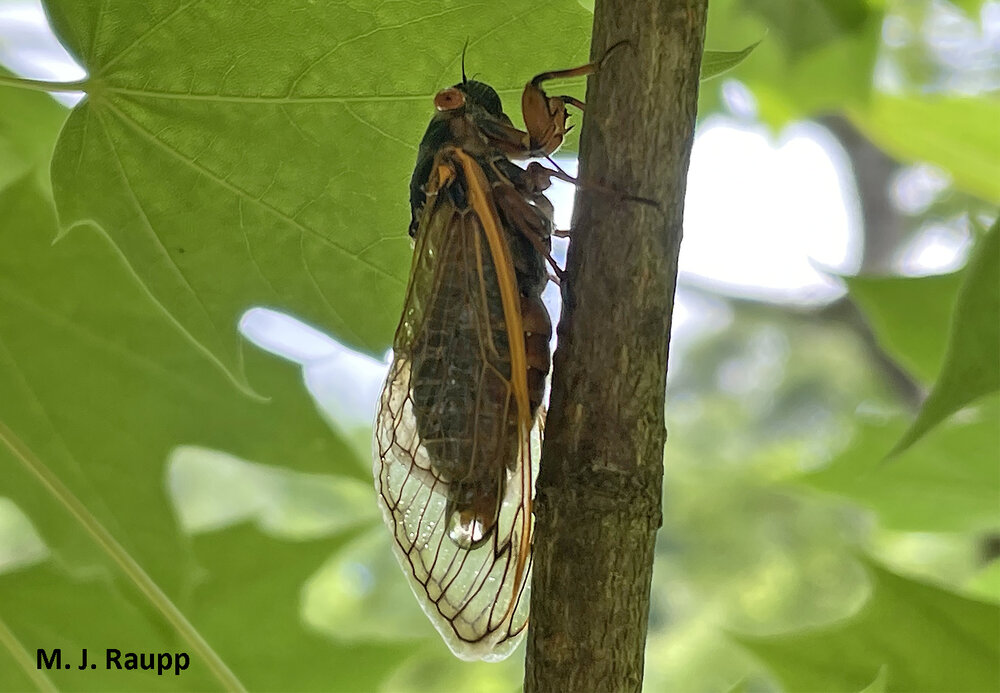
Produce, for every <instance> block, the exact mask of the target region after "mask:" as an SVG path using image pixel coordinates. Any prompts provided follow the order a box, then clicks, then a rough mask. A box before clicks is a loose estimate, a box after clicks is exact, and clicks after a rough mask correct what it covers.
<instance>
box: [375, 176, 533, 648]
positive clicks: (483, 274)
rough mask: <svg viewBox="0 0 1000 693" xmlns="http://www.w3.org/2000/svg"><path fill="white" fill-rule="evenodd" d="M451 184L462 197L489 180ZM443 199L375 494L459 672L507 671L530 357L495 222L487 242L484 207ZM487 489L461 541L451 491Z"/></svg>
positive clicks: (524, 492)
mask: <svg viewBox="0 0 1000 693" xmlns="http://www.w3.org/2000/svg"><path fill="white" fill-rule="evenodd" d="M465 163H466V164H467V163H468V160H466V161H465ZM452 172H453V173H456V175H457V182H456V181H452V184H460V185H462V186H464V189H466V190H467V189H468V188H469V187H470V186H475V185H479V184H481V183H482V182H483V181H484V180H485V179H483V178H482V176H481V175H479V176H478V177H475V178H472V179H470V178H469V176H467V175H465V174H464V173H463V171H462V170H461V169H460V168H458V169H452ZM466 173H467V172H466ZM447 192H448V191H447V189H442V190H440V191H438V194H437V195H429V196H428V204H427V207H426V208H425V211H424V214H423V216H422V218H421V223H420V228H419V231H418V234H417V243H416V248H415V251H414V259H413V266H412V269H411V277H410V284H409V287H408V290H407V296H406V302H405V305H404V310H403V317H402V320H401V321H400V325H399V328H398V330H397V333H396V339H395V342H394V356H393V362H392V366H391V369H390V371H389V375H388V377H387V379H386V383H385V387H384V388H383V391H382V395H381V398H380V401H379V407H378V413H377V417H376V421H375V437H374V459H375V462H374V476H375V486H376V490H377V491H378V499H379V503H380V506H381V508H382V512H383V517H384V519H385V522H386V524H387V525H388V527H389V530H390V532H391V533H392V536H393V539H394V541H393V545H394V549H395V553H396V556H397V558H398V560H399V562H400V565H401V566H402V567H403V569H404V572H405V573H406V574H407V577H408V578H409V581H410V584H411V587H412V588H413V591H414V594H415V595H416V596H417V600H418V602H419V603H420V605H421V607H422V608H423V610H424V611H425V612H426V613H427V615H428V616H429V617H430V619H431V621H432V622H433V623H434V625H435V627H436V628H437V629H438V631H439V632H440V633H441V635H442V636H443V638H444V640H445V642H447V644H448V645H449V647H450V648H451V649H452V651H453V652H454V653H455V654H456V655H457V656H459V657H461V658H463V659H484V660H498V659H503V658H504V657H506V656H508V655H509V654H510V653H511V652H512V651H513V649H514V648H515V647H516V645H517V641H518V638H517V635H518V634H519V633H521V632H522V631H523V629H524V626H525V625H526V623H527V612H528V602H529V599H528V582H529V571H530V544H531V540H530V538H531V530H532V526H531V523H532V515H531V494H532V479H533V478H534V473H535V470H534V468H533V460H534V459H537V450H538V448H539V445H540V444H539V441H538V431H537V427H534V426H533V425H532V424H533V421H532V416H531V412H530V411H525V409H526V404H525V400H524V398H523V397H517V396H515V390H517V387H516V386H515V383H514V382H513V381H514V380H515V379H516V378H521V379H524V378H526V371H525V369H524V368H523V367H522V368H520V369H517V368H515V367H514V365H513V364H512V361H514V362H518V359H512V353H511V352H516V350H517V349H518V348H520V349H521V350H522V354H521V356H522V357H523V349H524V346H523V334H521V335H516V334H515V335H513V336H512V335H511V333H510V332H511V331H510V330H509V329H507V328H508V326H509V325H510V321H509V320H507V318H509V317H510V316H509V315H507V310H506V308H501V307H500V304H499V303H498V301H499V299H498V298H497V296H498V290H499V286H498V284H500V283H502V282H504V281H507V282H513V281H514V278H513V271H512V269H511V267H510V266H509V265H510V258H509V257H506V258H504V257H503V253H502V252H501V253H500V256H499V257H498V255H497V249H496V247H495V241H496V238H495V235H496V234H495V232H496V228H495V220H496V215H495V213H494V214H493V219H492V220H487V222H486V226H489V225H490V224H491V223H493V224H494V228H493V229H492V232H493V235H494V238H492V239H490V238H488V235H489V233H488V232H489V231H490V229H488V228H484V222H483V219H482V216H483V214H484V211H483V209H482V207H481V205H477V206H476V207H473V208H471V209H470V208H466V209H464V210H463V209H459V208H458V207H457V206H456V204H455V202H454V200H453V199H452V197H453V196H450V195H448V194H447ZM487 195H488V193H487ZM491 241H492V242H491ZM501 250H502V249H501ZM503 263H506V264H507V266H506V267H503V266H498V265H502V264H503ZM508 288H510V287H508ZM513 288H514V291H515V294H514V295H515V296H516V295H517V294H516V286H515V287H513ZM504 305H505V306H509V305H510V303H509V301H508V302H507V303H505V304H504ZM515 323H516V324H517V325H519V324H520V316H519V315H518V316H517V320H516V321H515ZM519 339H520V340H521V343H520V346H518V340H519ZM520 362H521V363H523V358H521V359H520ZM463 378H464V379H466V380H468V382H469V383H471V385H469V386H465V387H463V385H462V383H463V382H464V381H463ZM519 387H521V388H522V390H523V389H524V388H525V387H526V386H525V385H524V383H523V381H522V382H521V383H520V384H519ZM491 407H492V409H491ZM490 412H493V413H490ZM463 416H464V417H465V418H463ZM525 421H527V422H528V423H527V425H524V422H525ZM422 430H423V432H424V435H421V431H422ZM456 430H457V431H458V433H456ZM533 448H534V450H533ZM490 465H494V466H492V467H491V466H490ZM496 465H499V466H496ZM480 476H482V478H484V479H486V480H487V481H488V480H489V479H491V478H493V477H494V476H499V478H500V479H502V481H501V483H500V484H499V486H498V488H497V493H498V500H499V505H498V511H497V513H496V524H495V526H493V527H480V528H479V530H480V531H481V532H482V534H483V536H482V540H481V541H479V540H478V539H479V537H473V538H474V539H477V541H468V542H462V541H456V539H455V534H454V522H455V515H456V511H455V508H454V503H455V496H456V495H457V491H456V489H457V488H458V487H461V486H462V485H463V484H465V485H468V484H469V483H470V481H469V480H470V479H473V480H475V479H479V478H480Z"/></svg>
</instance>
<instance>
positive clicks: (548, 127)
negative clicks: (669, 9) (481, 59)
mask: <svg viewBox="0 0 1000 693" xmlns="http://www.w3.org/2000/svg"><path fill="white" fill-rule="evenodd" d="M626 43H627V41H619V42H618V43H616V44H615V45H613V46H611V48H609V49H608V50H607V51H605V53H604V56H603V57H602V58H601V59H600V60H598V61H596V62H592V63H587V64H586V65H581V66H580V67H572V68H570V69H568V70H553V71H551V72H543V73H541V74H540V75H535V77H534V78H533V79H532V80H531V81H530V82H528V84H526V85H525V87H524V93H523V94H522V95H521V113H522V115H523V116H524V125H525V127H526V128H527V130H528V148H529V150H530V152H529V153H530V155H531V156H546V157H547V156H549V155H551V154H553V153H554V152H555V151H556V150H557V149H559V147H560V146H561V145H562V143H563V140H564V139H565V137H566V133H567V132H569V131H570V130H572V129H573V126H572V125H567V123H566V121H567V119H568V118H569V113H568V112H567V111H566V106H567V105H570V106H573V107H574V108H578V109H580V110H581V111H582V110H584V108H585V106H586V104H584V102H583V101H581V100H580V99H578V98H576V97H574V96H566V95H563V96H549V95H547V94H546V93H545V90H544V89H542V83H543V82H547V81H549V80H552V79H565V78H567V77H583V76H586V75H592V74H594V73H595V72H597V71H598V70H600V69H601V66H602V65H604V62H605V61H606V60H607V59H608V56H610V55H611V53H612V52H613V51H614V50H615V49H616V48H618V47H619V46H623V45H625V44H626Z"/></svg>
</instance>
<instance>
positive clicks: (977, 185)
mask: <svg viewBox="0 0 1000 693" xmlns="http://www.w3.org/2000/svg"><path fill="white" fill-rule="evenodd" d="M848 113H849V115H850V117H851V120H852V121H854V123H855V124H856V125H857V126H858V127H859V128H860V129H861V130H862V131H863V132H864V133H865V134H866V135H867V136H868V137H869V138H870V139H871V140H872V141H873V142H874V143H875V144H877V145H878V146H879V147H880V148H882V149H884V150H885V151H886V152H888V153H889V154H891V155H893V156H895V157H897V158H899V159H901V160H903V161H916V162H921V161H925V162H928V163H931V164H934V165H936V166H940V167H941V168H942V169H944V170H945V171H947V172H948V173H949V174H950V175H951V177H952V179H953V180H954V183H955V185H956V186H957V187H959V188H960V189H962V190H965V191H966V192H969V193H972V194H974V195H978V196H979V197H981V198H983V199H984V200H986V201H988V202H1000V128H998V127H997V123H1000V99H995V98H990V97H980V98H975V97H945V96H939V97H926V96H920V97H918V96H908V97H903V96H887V95H882V96H879V97H878V98H876V99H873V100H872V101H871V103H870V104H869V106H868V107H867V108H852V109H851V110H849V112H848Z"/></svg>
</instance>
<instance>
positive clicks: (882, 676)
mask: <svg viewBox="0 0 1000 693" xmlns="http://www.w3.org/2000/svg"><path fill="white" fill-rule="evenodd" d="M887 673H888V669H887V667H884V666H883V667H882V668H881V669H879V670H878V676H876V677H875V680H874V681H872V682H871V683H870V684H868V685H867V686H865V687H864V689H863V690H862V691H861V693H885V682H886V679H888V676H887Z"/></svg>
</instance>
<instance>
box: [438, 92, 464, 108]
mask: <svg viewBox="0 0 1000 693" xmlns="http://www.w3.org/2000/svg"><path fill="white" fill-rule="evenodd" d="M464 105H465V94H463V93H462V92H461V90H459V89H456V88H455V87H449V88H448V89H442V90H441V91H439V92H438V93H437V95H436V96H435V97H434V107H435V108H437V109H438V110H439V111H454V110H457V109H459V108H462V106H464Z"/></svg>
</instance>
